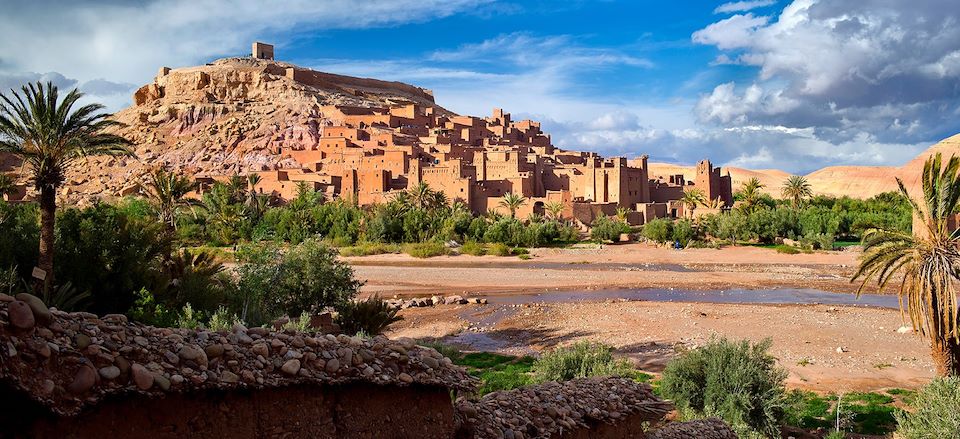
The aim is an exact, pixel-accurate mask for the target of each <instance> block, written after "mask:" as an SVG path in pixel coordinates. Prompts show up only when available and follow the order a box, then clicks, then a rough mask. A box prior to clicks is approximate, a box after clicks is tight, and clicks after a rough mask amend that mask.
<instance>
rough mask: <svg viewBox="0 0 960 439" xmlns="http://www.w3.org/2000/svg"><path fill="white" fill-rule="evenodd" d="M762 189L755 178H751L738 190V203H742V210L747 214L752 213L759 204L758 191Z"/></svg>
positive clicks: (762, 186) (759, 194) (758, 180)
mask: <svg viewBox="0 0 960 439" xmlns="http://www.w3.org/2000/svg"><path fill="white" fill-rule="evenodd" d="M764 187H765V186H764V185H763V184H762V183H760V179H758V178H757V177H753V178H751V179H750V180H747V181H746V182H745V183H743V186H741V188H740V201H741V202H742V203H743V208H744V210H746V211H748V212H749V211H752V210H753V209H754V208H755V207H756V206H757V205H758V204H760V196H761V193H760V189H763V188H764Z"/></svg>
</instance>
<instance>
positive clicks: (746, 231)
mask: <svg viewBox="0 0 960 439" xmlns="http://www.w3.org/2000/svg"><path fill="white" fill-rule="evenodd" d="M737 196H738V197H742V192H738V193H737ZM756 197H757V198H756V200H754V201H753V202H752V203H749V204H747V203H744V202H743V201H741V203H742V204H739V205H738V206H737V207H735V208H733V209H731V210H730V211H729V212H725V213H720V214H708V215H702V216H700V217H698V218H696V219H695V220H689V219H680V220H677V221H668V220H653V221H650V222H649V223H648V224H647V225H646V226H644V228H643V231H642V235H643V236H644V237H645V238H646V239H647V240H650V241H652V242H657V243H668V242H674V241H679V242H680V244H681V245H684V246H686V245H688V244H689V243H695V244H701V245H702V244H703V243H705V242H707V241H715V242H718V243H729V244H738V243H740V244H742V243H756V244H761V245H771V246H772V245H775V244H778V243H779V242H780V241H782V240H783V239H790V240H794V241H797V243H798V244H800V245H801V246H803V247H806V248H820V249H828V250H829V249H832V248H833V247H834V244H835V242H836V241H846V242H850V241H859V240H860V239H861V237H862V236H863V235H864V233H866V231H868V230H870V229H875V228H884V229H889V230H896V231H901V232H905V233H909V232H910V229H911V217H910V203H909V201H908V200H907V198H906V197H903V196H902V195H900V194H898V193H895V192H888V193H883V194H879V195H877V196H874V197H872V198H868V199H865V200H860V199H854V198H849V197H842V198H834V197H825V196H817V197H813V198H810V199H805V201H803V202H797V201H796V200H775V199H773V198H772V197H770V196H768V195H757V196H756Z"/></svg>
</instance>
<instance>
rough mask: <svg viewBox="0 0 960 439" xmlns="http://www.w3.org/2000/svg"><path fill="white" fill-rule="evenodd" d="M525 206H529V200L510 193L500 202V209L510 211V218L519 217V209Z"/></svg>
mask: <svg viewBox="0 0 960 439" xmlns="http://www.w3.org/2000/svg"><path fill="white" fill-rule="evenodd" d="M524 204H527V199H526V198H524V197H523V195H518V194H515V193H513V192H508V193H507V194H506V195H504V196H503V199H502V200H500V207H503V208H505V209H507V210H509V211H510V218H516V217H517V209H519V208H520V207H522V206H523V205H524Z"/></svg>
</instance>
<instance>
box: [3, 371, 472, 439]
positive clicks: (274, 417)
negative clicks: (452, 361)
mask: <svg viewBox="0 0 960 439" xmlns="http://www.w3.org/2000/svg"><path fill="white" fill-rule="evenodd" d="M16 393H17V392H16V391H13V390H7V391H4V392H2V393H0V398H2V400H3V403H2V408H3V409H4V412H3V415H0V422H3V425H5V427H4V429H3V432H2V433H0V437H18V438H19V437H23V438H27V437H30V438H78V439H79V438H111V437H116V438H120V437H129V438H134V437H136V438H170V439H182V438H190V437H222V438H240V439H242V438H268V437H270V438H272V437H310V438H347V437H349V438H371V439H372V438H397V439H399V438H449V437H453V436H454V430H455V425H454V414H453V404H452V402H451V400H450V392H449V391H448V390H447V389H445V388H441V387H435V386H416V385H415V386H408V387H394V386H379V385H373V384H366V383H358V384H349V385H340V386H317V385H308V386H296V387H284V388H268V389H259V390H231V391H215V390H214V391H206V392H202V393H186V394H169V395H166V396H164V397H160V398H144V397H142V396H140V395H129V396H127V397H114V398H111V399H109V400H105V401H103V402H101V403H100V404H98V405H97V406H95V407H92V408H89V409H87V410H85V411H83V412H81V413H80V414H78V415H75V416H58V415H53V414H51V413H50V412H49V411H48V410H46V409H45V408H44V407H42V406H40V405H38V404H36V403H32V402H31V401H30V399H29V398H26V397H25V396H24V395H18V394H16Z"/></svg>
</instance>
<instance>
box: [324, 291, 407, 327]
mask: <svg viewBox="0 0 960 439" xmlns="http://www.w3.org/2000/svg"><path fill="white" fill-rule="evenodd" d="M397 311H399V309H397V308H394V307H392V306H390V305H389V304H387V302H385V301H384V300H383V299H381V298H380V297H379V296H373V297H371V298H369V299H367V300H361V301H359V302H347V303H345V304H344V305H342V306H341V307H340V308H339V309H338V312H339V313H338V315H337V324H338V325H340V330H342V331H343V332H344V333H345V334H350V335H356V334H357V333H360V332H362V333H364V334H367V335H369V336H374V335H378V334H380V333H382V332H383V331H386V330H387V327H389V326H390V325H391V324H393V323H395V322H399V321H400V320H403V317H401V316H398V315H397Z"/></svg>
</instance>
